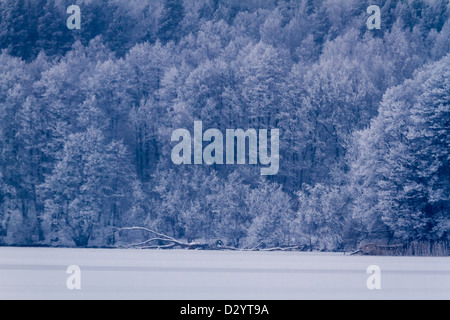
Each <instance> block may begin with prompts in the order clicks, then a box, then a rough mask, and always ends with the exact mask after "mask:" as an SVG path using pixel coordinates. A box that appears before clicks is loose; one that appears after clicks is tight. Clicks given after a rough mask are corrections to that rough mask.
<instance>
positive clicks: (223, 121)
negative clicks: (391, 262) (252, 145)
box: [0, 0, 450, 250]
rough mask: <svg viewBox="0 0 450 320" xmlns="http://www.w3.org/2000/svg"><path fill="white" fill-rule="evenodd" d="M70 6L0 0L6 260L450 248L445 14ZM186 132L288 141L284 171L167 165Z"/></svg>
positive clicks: (430, 0) (271, 5)
mask: <svg viewBox="0 0 450 320" xmlns="http://www.w3.org/2000/svg"><path fill="white" fill-rule="evenodd" d="M73 2H74V3H76V4H77V5H79V6H80V8H81V29H79V30H77V29H74V30H69V29H68V28H67V26H66V21H67V18H68V17H69V14H67V13H66V9H67V7H68V6H69V5H71V4H73V3H72V1H66V0H19V1H17V0H0V48H1V49H2V51H1V54H0V245H51V246H114V245H119V244H127V243H132V242H136V241H142V240H145V239H146V234H145V233H140V232H134V233H130V232H121V233H114V232H113V231H114V230H116V228H121V227H131V226H140V227H146V228H150V229H152V230H156V231H157V232H160V233H162V234H165V235H168V236H170V237H173V238H175V239H180V240H183V241H186V242H194V241H206V242H208V241H216V240H221V241H222V242H223V243H224V244H226V245H228V246H233V247H237V248H248V247H255V246H260V247H278V246H286V245H307V246H308V247H309V248H310V249H320V250H346V249H349V248H356V247H357V246H358V245H359V243H360V242H361V241H380V242H385V243H388V242H389V243H395V242H400V243H405V242H411V241H427V242H431V243H432V242H436V241H444V242H445V241H448V240H449V239H450V232H449V230H450V205H449V201H450V166H449V160H450V20H449V17H450V4H449V1H448V0H398V1H396V0H370V1H368V0H367V1H366V0H343V1H335V0H246V1H239V0H184V1H183V0H131V1H125V0H123V1H118V0H116V1H105V0H89V1H88V0H84V1H81V0H78V1H73ZM374 4H375V5H378V6H379V7H380V8H381V29H379V30H378V29H372V30H369V29H368V27H367V25H366V21H367V19H368V18H369V16H370V14H368V13H367V12H366V10H367V8H368V7H369V6H370V5H374ZM194 121H202V122H203V126H204V127H205V128H218V129H219V130H222V131H225V130H226V129H228V128H233V129H236V128H242V129H244V130H247V129H249V128H255V129H273V128H277V129H279V130H280V151H279V153H280V169H279V172H278V174H277V175H274V176H261V175H260V169H261V168H260V166H259V165H237V164H236V165H212V166H209V165H175V164H173V163H172V161H171V150H172V148H173V147H174V143H173V142H171V134H172V132H173V131H174V130H176V129H179V128H186V129H189V130H191V131H192V130H193V125H194Z"/></svg>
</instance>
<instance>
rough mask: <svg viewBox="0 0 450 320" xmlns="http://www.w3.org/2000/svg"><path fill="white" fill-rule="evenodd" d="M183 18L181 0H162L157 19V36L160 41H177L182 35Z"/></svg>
mask: <svg viewBox="0 0 450 320" xmlns="http://www.w3.org/2000/svg"><path fill="white" fill-rule="evenodd" d="M183 19H184V6H183V0H164V8H163V11H162V13H161V17H160V19H159V29H158V38H159V39H160V40H161V42H162V43H166V42H169V41H175V42H178V40H179V39H180V38H181V36H182V33H181V32H182V30H181V28H180V27H181V24H180V23H181V21H183Z"/></svg>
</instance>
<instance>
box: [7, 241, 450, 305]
mask: <svg viewBox="0 0 450 320" xmlns="http://www.w3.org/2000/svg"><path fill="white" fill-rule="evenodd" d="M69 265H78V266H79V267H80V269H81V279H80V280H81V289H80V290H69V289H68V288H67V285H66V281H67V279H68V277H69V276H70V274H67V273H66V270H67V267H68V266H69ZM369 265H378V266H379V267H380V269H381V289H380V290H369V289H368V288H367V285H366V282H367V279H368V278H369V277H370V276H371V275H370V274H368V273H367V272H366V270H367V267H368V266H369ZM0 299H169V300H180V299H187V300H192V299H208V300H211V299H212V300H217V299H221V300H241V299H247V300H262V299H269V300H274V299H289V300H292V299H295V300H297V299H450V257H374V256H373V257H372V256H348V255H343V254H323V253H298V252H233V251H185V250H168V251H163V250H102V249H58V248H0Z"/></svg>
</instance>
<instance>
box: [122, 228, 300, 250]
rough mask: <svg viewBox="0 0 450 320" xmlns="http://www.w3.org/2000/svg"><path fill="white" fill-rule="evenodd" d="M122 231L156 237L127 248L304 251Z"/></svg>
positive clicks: (153, 232) (123, 229)
mask: <svg viewBox="0 0 450 320" xmlns="http://www.w3.org/2000/svg"><path fill="white" fill-rule="evenodd" d="M120 231H145V232H147V233H150V234H152V235H153V236H154V237H153V238H150V239H147V240H145V241H141V242H137V243H132V244H130V245H128V246H126V248H127V249H128V248H140V249H172V248H181V249H191V250H195V249H203V250H230V251H292V250H299V251H302V250H303V249H304V248H305V247H304V246H288V247H274V248H260V246H261V245H262V244H263V242H260V243H259V244H258V245H257V246H255V247H253V248H248V246H247V247H245V248H243V249H239V248H235V247H230V246H226V245H224V244H223V243H222V241H220V240H218V241H216V242H215V243H195V242H194V243H188V242H183V241H180V240H177V239H175V238H173V237H170V236H168V235H165V234H163V233H160V232H157V231H154V230H151V229H148V228H144V227H125V228H118V229H116V230H115V231H114V232H120Z"/></svg>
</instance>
